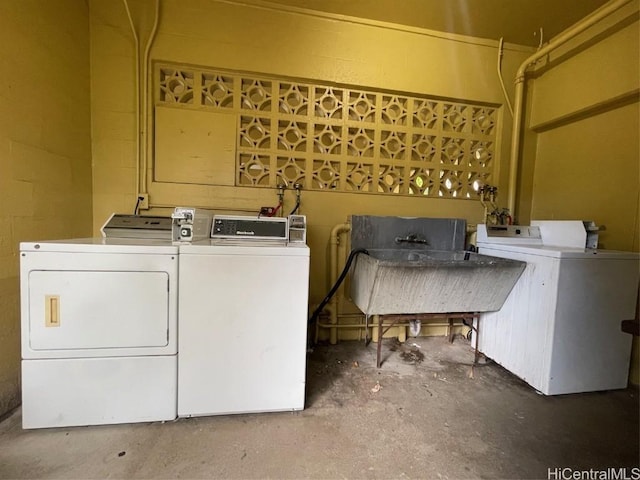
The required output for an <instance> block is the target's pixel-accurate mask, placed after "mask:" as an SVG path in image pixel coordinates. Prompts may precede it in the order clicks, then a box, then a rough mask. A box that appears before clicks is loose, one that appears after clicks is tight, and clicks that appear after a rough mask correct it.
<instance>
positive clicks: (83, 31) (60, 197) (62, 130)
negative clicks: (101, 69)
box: [0, 0, 92, 415]
mask: <svg viewBox="0 0 640 480" xmlns="http://www.w3.org/2000/svg"><path fill="white" fill-rule="evenodd" d="M88 19H89V11H88V7H87V4H86V3H85V2H84V1H83V0H57V1H56V2H51V1H49V0H29V1H26V0H25V1H5V2H0V77H1V78H2V79H3V88H2V89H0V415H2V414H3V413H4V412H6V411H8V410H10V409H11V408H13V407H15V406H16V405H18V403H19V401H20V391H19V383H20V380H19V379H20V316H19V315H20V313H19V286H18V268H19V260H18V258H19V255H18V253H19V246H18V244H19V242H21V241H28V240H40V239H53V238H69V237H82V236H89V235H90V234H91V214H92V199H91V139H90V121H91V119H90V113H89V107H90V104H89V47H88V41H89V29H88V25H89V23H88Z"/></svg>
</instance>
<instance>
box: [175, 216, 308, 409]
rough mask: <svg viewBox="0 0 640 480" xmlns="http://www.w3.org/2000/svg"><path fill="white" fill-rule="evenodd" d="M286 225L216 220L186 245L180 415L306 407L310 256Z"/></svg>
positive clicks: (183, 254)
mask: <svg viewBox="0 0 640 480" xmlns="http://www.w3.org/2000/svg"><path fill="white" fill-rule="evenodd" d="M286 222H287V219H280V218H278V219H275V218H264V219H255V218H249V217H224V218H221V217H220V216H216V217H215V218H214V226H213V229H214V232H216V231H217V233H214V235H213V236H214V237H217V238H214V239H211V240H207V241H202V242H196V243H193V244H190V245H181V246H180V277H179V278H180V281H179V317H180V335H179V341H178V343H179V351H180V357H179V362H178V416H180V417H191V416H201V415H221V414H231V413H248V412H273V411H286V410H302V409H303V408H304V398H305V378H306V374H305V369H306V345H307V315H308V285H309V248H308V247H307V245H306V244H305V243H304V241H300V242H289V241H288V236H287V235H288V232H287V223H286ZM216 229H217V230H216ZM225 233H228V235H225ZM298 233H299V232H298ZM298 238H300V239H301V240H303V239H304V238H305V236H304V235H299V236H298Z"/></svg>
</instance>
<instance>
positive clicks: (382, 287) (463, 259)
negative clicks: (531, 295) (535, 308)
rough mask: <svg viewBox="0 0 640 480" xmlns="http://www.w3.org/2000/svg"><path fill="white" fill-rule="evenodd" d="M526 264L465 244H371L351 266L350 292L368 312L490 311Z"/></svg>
mask: <svg viewBox="0 0 640 480" xmlns="http://www.w3.org/2000/svg"><path fill="white" fill-rule="evenodd" d="M525 266H526V263H525V262H521V261H517V260H509V259H506V258H497V257H491V256H488V255H481V254H478V253H473V252H466V251H461V250H454V251H443V250H428V249H422V250H419V249H415V250H407V249H370V250H369V255H363V254H360V255H358V257H357V258H356V261H355V264H354V266H353V269H352V270H351V296H352V299H353V301H354V302H355V304H356V305H357V306H358V308H359V309H360V310H362V312H363V313H365V314H367V315H393V314H395V315H400V314H411V313H456V312H491V311H496V310H500V308H501V307H502V304H503V303H504V301H505V300H506V299H507V296H508V295H509V292H510V291H511V289H512V288H513V286H514V285H515V284H516V282H517V281H518V279H519V278H520V275H521V274H522V272H523V271H524V268H525Z"/></svg>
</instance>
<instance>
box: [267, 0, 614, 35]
mask: <svg viewBox="0 0 640 480" xmlns="http://www.w3.org/2000/svg"><path fill="white" fill-rule="evenodd" d="M269 3H278V4H282V5H288V6H292V7H299V8H305V9H310V10H317V11H320V12H326V13H333V14H339V15H347V16H351V17H358V18H363V19H368V20H377V21H382V22H389V23H396V24H400V25H406V26H410V27H419V28H425V29H429V30H437V31H441V32H449V33H456V34H461V35H469V36H472V37H479V38H488V39H494V40H498V39H499V38H501V37H503V38H504V41H505V42H509V43H517V44H520V45H529V46H535V47H537V46H538V45H539V44H540V28H542V29H543V41H547V40H549V39H550V38H552V37H553V36H555V35H557V34H558V33H560V32H562V31H563V30H565V29H566V28H567V27H569V26H571V25H573V24H574V23H576V22H577V21H578V20H580V19H582V18H583V17H585V16H586V15H588V14H589V13H591V12H593V11H594V10H596V9H597V8H598V7H600V6H601V5H603V4H605V3H607V1H606V0H269Z"/></svg>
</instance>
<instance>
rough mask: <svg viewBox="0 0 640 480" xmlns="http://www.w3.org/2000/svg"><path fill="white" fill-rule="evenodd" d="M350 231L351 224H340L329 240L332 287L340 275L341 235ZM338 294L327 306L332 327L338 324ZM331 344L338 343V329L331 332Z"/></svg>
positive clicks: (333, 229)
mask: <svg viewBox="0 0 640 480" xmlns="http://www.w3.org/2000/svg"><path fill="white" fill-rule="evenodd" d="M350 231H351V224H350V223H340V224H338V225H336V226H335V227H333V228H332V229H331V237H330V240H329V242H330V245H331V249H330V250H329V275H330V276H331V282H330V285H333V284H334V283H335V282H336V280H337V279H338V275H339V272H338V246H339V245H340V235H342V234H344V233H348V232H350ZM338 292H339V290H338ZM338 292H336V295H334V296H333V297H332V298H331V300H330V301H329V305H328V306H327V310H328V311H329V323H330V324H332V325H337V324H338V296H339V293H338ZM329 343H330V344H331V345H335V344H336V343H338V329H337V328H332V329H331V331H330V332H329Z"/></svg>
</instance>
